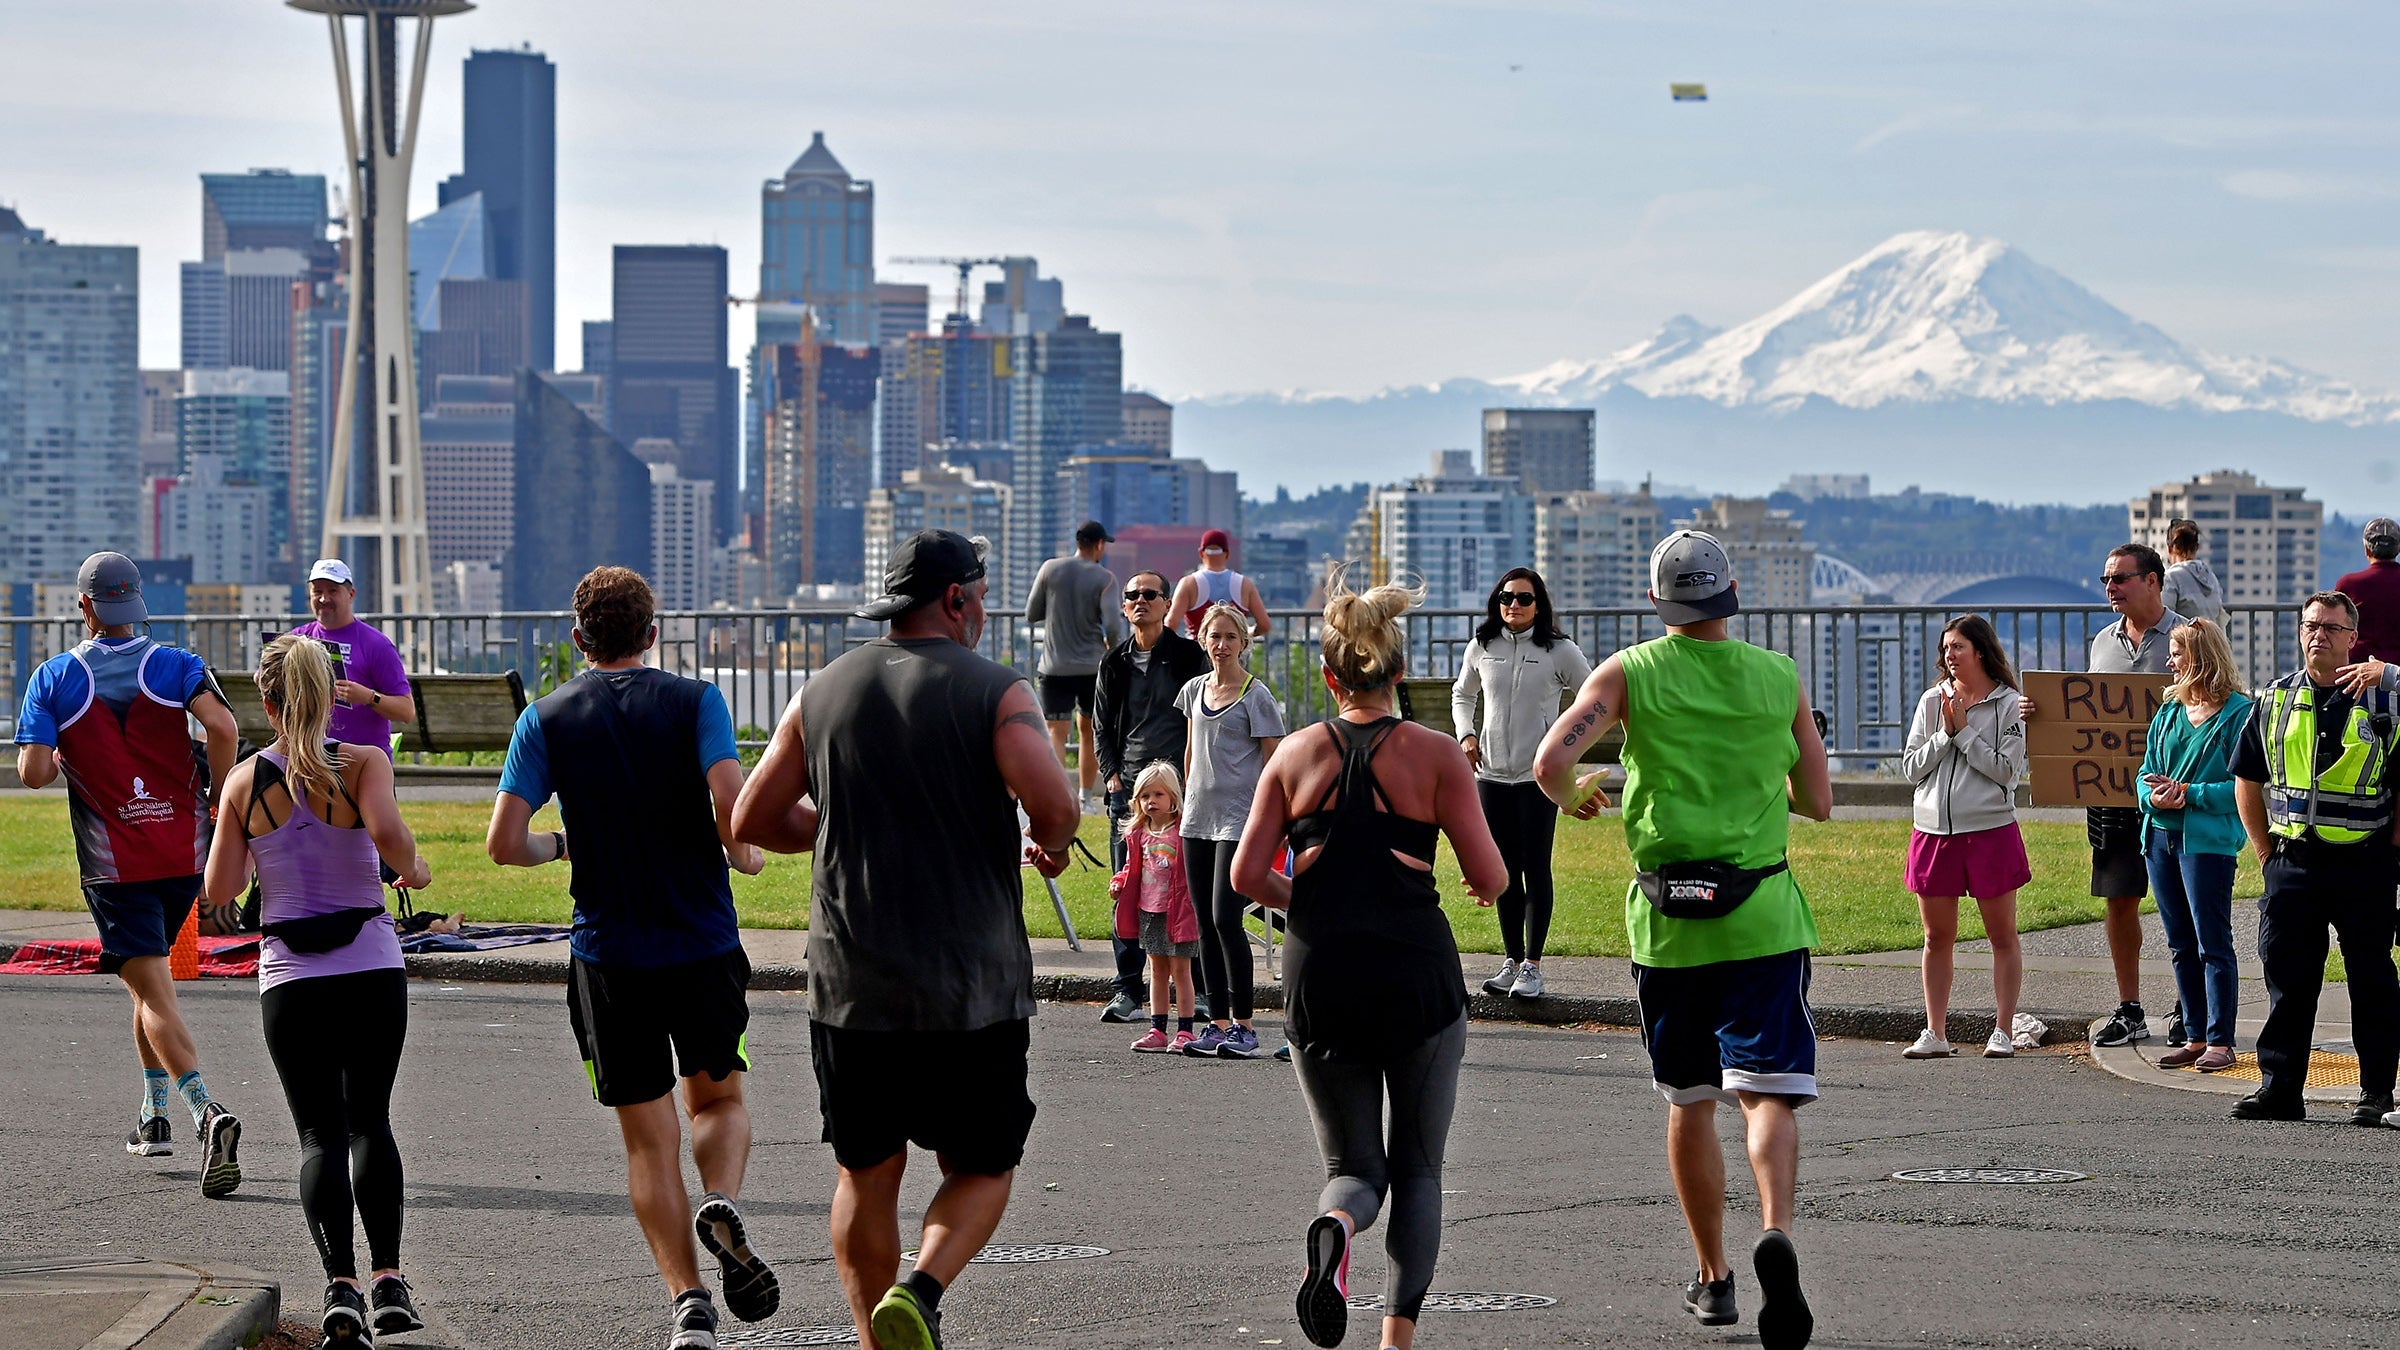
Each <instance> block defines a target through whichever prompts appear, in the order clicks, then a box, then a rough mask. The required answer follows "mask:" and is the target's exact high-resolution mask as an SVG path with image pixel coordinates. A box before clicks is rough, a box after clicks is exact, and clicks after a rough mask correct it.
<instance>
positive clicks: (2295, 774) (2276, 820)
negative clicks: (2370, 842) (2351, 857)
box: [2256, 671, 2395, 844]
mask: <svg viewBox="0 0 2400 1350" xmlns="http://www.w3.org/2000/svg"><path fill="white" fill-rule="evenodd" d="M2316 701H2317V691H2316V689H2315V687H2314V686H2312V685H2311V684H2310V683H2309V681H2308V673H2307V672H2306V671H2299V672H2295V673H2294V674H2291V675H2287V676H2285V677H2284V678H2282V679H2280V680H2277V681H2276V682H2275V683H2274V684H2272V685H2270V686H2268V687H2267V688H2266V689H2265V690H2264V691H2263V696H2262V697H2261V698H2260V699H2259V704H2258V712H2257V714H2256V715H2257V716H2258V717H2259V718H2260V719H2261V720H2260V722H2259V726H2260V729H2261V730H2262V731H2263V732H2264V733H2265V736H2264V739H2263V742H2262V747H2261V748H2263V749H2264V750H2265V751H2266V754H2267V787H2266V798H2267V832H2268V833H2270V834H2274V835H2277V836H2280V837H2282V838H2285V839H2304V838H2307V837H2309V836H2310V835H2314V836H2316V837H2317V838H2318V839H2320V840H2322V841H2323V842H2325V843H2328V844H2355V843H2359V842H2361V841H2362V840H2366V839H2370V838H2372V837H2374V836H2375V835H2377V834H2380V833H2383V832H2385V831H2388V830H2390V829H2391V825H2392V805H2391V802H2390V800H2389V799H2388V798H2387V797H2386V796H2385V795H2384V791H2383V777H2384V770H2385V767H2386V766H2387V765H2388V764H2389V763H2390V762H2391V759H2392V753H2393V749H2394V736H2395V726H2394V721H2395V719H2394V716H2393V709H2394V704H2393V699H2392V696H2391V695H2390V694H2388V693H2386V692H2384V691H2383V690H2380V689H2373V690H2369V691H2368V692H2367V693H2365V694H2363V695H2361V696H2360V697H2359V700H2358V702H2356V703H2354V704H2352V705H2351V708H2350V714H2349V717H2348V720H2347V721H2345V722H2344V723H2343V725H2342V731H2341V735H2342V752H2341V755H2340V757H2339V758H2337V759H2335V760H2334V761H2333V763H2331V764H2329V765H2327V766H2326V767H2325V768H2323V769H2321V770H2320V769H2319V768H2317V712H2316Z"/></svg>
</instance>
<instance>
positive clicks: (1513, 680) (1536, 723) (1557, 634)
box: [1450, 567, 1592, 998]
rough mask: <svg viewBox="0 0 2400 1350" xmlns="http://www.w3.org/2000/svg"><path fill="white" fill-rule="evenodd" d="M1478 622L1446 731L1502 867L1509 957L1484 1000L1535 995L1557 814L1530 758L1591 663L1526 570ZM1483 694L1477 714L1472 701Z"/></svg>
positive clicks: (1502, 588)
mask: <svg viewBox="0 0 2400 1350" xmlns="http://www.w3.org/2000/svg"><path fill="white" fill-rule="evenodd" d="M1483 613H1484V618H1483V623H1482V624H1481V625H1480V626H1479V627H1477V628H1476V630H1475V640H1474V641H1472V642H1470V643H1468V644H1467V651H1466V655H1465V656H1463V657H1461V658H1460V660H1459V667H1458V682H1457V683H1456V684H1454V685H1452V686H1451V688H1450V725H1451V726H1453V727H1456V728H1458V729H1459V731H1460V736H1459V745H1460V747H1461V748H1462V749H1464V750H1465V751H1466V752H1467V762H1468V763H1470V764H1472V765H1474V766H1475V791H1476V795H1477V796H1478V797H1480V798H1481V799H1482V802H1483V818H1484V820H1485V822H1486V823H1487V824H1489V825H1490V826H1491V828H1492V840H1493V842H1495V843H1497V844H1499V846H1500V858H1501V861H1503V862H1504V863H1506V864H1507V865H1508V889H1507V890H1504V891H1502V892H1501V893H1500V941H1501V944H1502V945H1503V946H1504V947H1505V948H1506V949H1507V952H1508V959H1507V960H1505V961H1503V962H1501V963H1500V973H1499V974H1497V975H1494V976H1493V977H1492V978H1490V979H1488V980H1485V981H1484V982H1483V990H1484V992H1485V993H1487V994H1511V995H1514V996H1515V997H1517V998H1540V997H1541V996H1542V944H1543V943H1544V942H1546V941H1548V939H1549V936H1550V902H1551V883H1550V844H1551V836H1552V835H1553V834H1554V833H1555V832H1556V830H1557V828H1558V808H1557V807H1556V806H1554V805H1552V804H1551V802H1550V799H1549V798H1548V797H1545V796H1543V795H1542V786H1541V784H1539V783H1537V782H1535V781H1534V780H1533V752H1534V751H1536V750H1538V749H1540V748H1541V744H1542V737H1543V736H1544V735H1546V734H1548V733H1549V730H1550V724H1551V723H1552V722H1555V721H1557V720H1558V710H1559V707H1560V699H1559V696H1560V695H1561V694H1563V693H1567V692H1571V691H1573V690H1575V689H1579V688H1581V687H1582V685H1583V682H1584V680H1585V679H1586V678H1588V677H1589V676H1590V675H1591V673H1592V663H1591V659H1590V658H1589V657H1586V656H1585V655H1584V654H1583V649H1582V648H1580V647H1578V646H1576V645H1575V644H1574V642H1573V641H1572V640H1570V639H1569V638H1568V637H1567V635H1566V634H1565V633H1564V632H1562V631H1560V629H1559V626H1558V616H1557V614H1556V613H1555V612H1553V611H1552V609H1551V608H1550V588H1549V587H1547V586H1545V585H1543V584H1542V577H1541V574H1540V573H1538V572H1536V571H1534V570H1533V569H1532V568H1530V567H1518V568H1512V569H1510V571H1509V572H1508V574H1507V575H1505V576H1503V577H1501V578H1500V584H1499V585H1497V586H1494V587H1493V588H1492V594H1491V597H1490V598H1489V599H1488V600H1486V601H1485V602H1484V610H1483ZM1478 693H1480V694H1481V695H1482V696H1483V716H1482V719H1481V720H1480V721H1478V720H1477V718H1476V710H1475V698H1476V695H1477V694H1478Z"/></svg>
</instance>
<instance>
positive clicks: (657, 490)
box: [647, 464, 717, 609]
mask: <svg viewBox="0 0 2400 1350" xmlns="http://www.w3.org/2000/svg"><path fill="white" fill-rule="evenodd" d="M649 469H650V570H649V572H648V574H647V575H648V577H649V580H650V588H651V590H652V591H653V592H655V593H656V594H657V596H658V607H659V608H660V609H706V608H708V602H709V600H710V599H711V598H712V597H711V596H710V595H709V587H708V573H709V564H710V562H711V561H712V560H713V556H714V554H715V553H716V545H715V541H714V540H713V539H712V538H711V535H713V534H714V532H715V528H716V527H715V524H714V522H715V519H716V507H715V505H714V504H713V503H712V502H711V501H710V498H711V497H712V496H714V495H715V493H716V488H717V485H716V484H714V483H709V482H699V483H695V482H693V481H691V480H690V479H688V478H683V477H680V476H679V475H677V474H676V472H675V466H674V465H672V464H652V465H650V466H649Z"/></svg>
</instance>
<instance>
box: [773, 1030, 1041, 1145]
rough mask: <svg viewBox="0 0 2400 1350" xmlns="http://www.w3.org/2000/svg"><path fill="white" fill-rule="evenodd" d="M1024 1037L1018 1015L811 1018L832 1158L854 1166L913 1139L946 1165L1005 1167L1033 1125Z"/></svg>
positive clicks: (1027, 1034) (1029, 1040) (1029, 1035)
mask: <svg viewBox="0 0 2400 1350" xmlns="http://www.w3.org/2000/svg"><path fill="white" fill-rule="evenodd" d="M1032 1044H1033V1023H1032V1021H1031V1020H1030V1019H1027V1018H1019V1019H1016V1020H1014V1021H1008V1022H994V1023H993V1024H992V1025H990V1026H988V1027H978V1028H977V1029H975V1030H973V1031H852V1030H848V1029H846V1028H843V1027H835V1026H827V1025H826V1024H825V1023H823V1022H819V1021H817V1020H815V1019H814V1018H811V1019H810V1020H809V1024H808V1048H809V1059H810V1060H811V1061H812V1062H813V1063H814V1064H815V1066H816V1070H817V1110H818V1111H819V1112H820V1113H822V1114H823V1115H824V1117H825V1133H824V1140H825V1142H826V1143H828V1144H831V1145H833V1156H834V1160H835V1161H836V1162H839V1163H840V1164H841V1165H842V1166H844V1167H847V1168H849V1169H850V1170H851V1171H853V1172H856V1171H862V1170H864V1169H866V1168H869V1167H873V1166H875V1165H876V1164H878V1163H881V1162H883V1161H884V1160H886V1159H888V1158H890V1157H891V1156H892V1155H893V1154H895V1153H899V1152H902V1151H903V1150H905V1149H906V1148H907V1147H908V1146H909V1144H910V1142H911V1141H914V1142H915V1143H916V1144H917V1146H918V1147H920V1148H926V1149H931V1150H932V1151H933V1152H934V1153H936V1154H937V1155H939V1156H940V1157H941V1159H942V1162H943V1163H944V1165H946V1166H947V1167H948V1168H949V1169H950V1170H952V1171H956V1172H965V1173H967V1174H969V1175H971V1176H998V1175H1000V1174H1001V1173H1003V1172H1007V1171H1010V1170H1011V1169H1013V1168H1015V1167H1016V1165H1017V1164H1018V1163H1019V1162H1021V1161H1023V1160H1024V1157H1025V1136H1027V1135H1029V1134H1031V1133H1032V1132H1033V1111H1034V1107H1033V1097H1032V1096H1031V1095H1030V1094H1028V1093H1027V1092H1026V1090H1025V1081H1026V1071H1025V1058H1026V1052H1027V1050H1028V1049H1030V1048H1031V1046H1032Z"/></svg>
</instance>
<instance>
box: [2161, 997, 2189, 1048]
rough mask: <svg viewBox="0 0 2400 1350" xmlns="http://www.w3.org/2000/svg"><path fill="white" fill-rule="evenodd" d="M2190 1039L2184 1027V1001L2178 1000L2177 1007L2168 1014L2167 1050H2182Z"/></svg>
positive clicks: (2176, 1001)
mask: <svg viewBox="0 0 2400 1350" xmlns="http://www.w3.org/2000/svg"><path fill="white" fill-rule="evenodd" d="M2190 1039H2191V1037H2190V1036H2189V1035H2187V1034H2186V1033H2185V1031H2184V1026H2183V1000H2182V999H2177V1000H2175V1006H2174V1007H2173V1008H2172V1009H2170V1010H2169V1011H2168V1013H2167V1036H2166V1040H2167V1048H2168V1049H2170V1050H2180V1049H2182V1048H2183V1046H2184V1044H2185V1043H2186V1042H2187V1041H2189V1040H2190Z"/></svg>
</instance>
